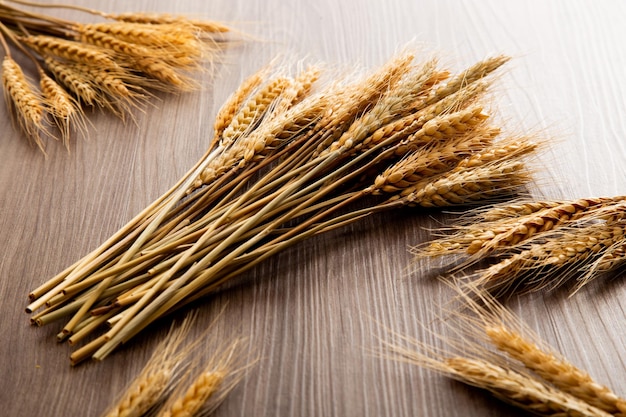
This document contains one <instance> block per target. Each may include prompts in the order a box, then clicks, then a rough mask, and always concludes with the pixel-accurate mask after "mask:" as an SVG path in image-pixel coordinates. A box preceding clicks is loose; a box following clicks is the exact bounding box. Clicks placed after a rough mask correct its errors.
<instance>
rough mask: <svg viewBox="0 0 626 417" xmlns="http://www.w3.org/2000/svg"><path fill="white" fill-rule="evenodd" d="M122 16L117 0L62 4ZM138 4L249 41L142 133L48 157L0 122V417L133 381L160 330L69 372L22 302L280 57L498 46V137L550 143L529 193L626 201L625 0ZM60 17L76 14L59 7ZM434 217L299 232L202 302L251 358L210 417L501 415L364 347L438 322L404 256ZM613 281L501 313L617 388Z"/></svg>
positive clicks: (618, 338)
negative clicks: (409, 46) (502, 61)
mask: <svg viewBox="0 0 626 417" xmlns="http://www.w3.org/2000/svg"><path fill="white" fill-rule="evenodd" d="M72 3H73V4H80V5H85V6H91V7H107V11H111V12H123V11H128V7H129V6H128V2H123V1H111V2H106V5H105V4H101V3H98V2H96V1H93V0H91V1H88V0H83V1H78V0H73V1H72ZM133 7H134V8H135V10H146V11H148V10H150V11H163V12H173V13H188V14H194V15H195V14H201V15H203V16H205V17H209V18H211V19H215V20H220V21H227V22H232V23H233V24H234V25H235V26H237V27H239V28H241V29H242V30H243V31H245V32H247V33H250V34H251V35H252V37H253V38H254V39H253V40H250V41H247V42H245V43H243V44H241V45H240V46H237V47H235V48H232V49H231V50H230V51H228V53H227V55H226V56H225V62H224V63H223V64H221V65H219V67H218V68H217V72H216V74H215V77H214V78H213V81H212V77H211V75H210V74H207V75H206V76H205V77H204V78H205V79H204V80H203V84H204V85H205V88H204V91H202V92H200V93H194V94H185V95H179V96H160V98H161V101H159V102H158V105H157V106H156V108H152V109H149V111H148V112H147V113H146V114H145V115H144V114H139V115H138V118H137V125H133V124H128V125H123V124H122V123H121V122H120V121H119V120H116V119H114V118H113V117H111V116H108V115H103V114H93V115H91V116H92V117H91V120H92V122H93V124H94V129H92V131H91V137H90V138H89V140H81V141H78V142H76V143H74V144H73V146H72V152H71V153H70V154H68V153H67V152H66V151H65V150H64V149H63V147H62V146H60V144H54V143H53V144H51V146H49V158H48V159H44V158H43V157H42V155H41V154H40V153H39V152H38V151H37V150H36V149H34V148H32V147H29V146H28V145H27V144H26V142H25V141H24V140H23V138H21V137H20V136H19V135H18V134H17V133H16V132H14V131H13V130H12V129H11V124H10V120H9V117H8V116H7V114H6V111H5V109H4V107H2V110H0V125H1V126H2V130H1V131H2V135H1V137H0V157H1V158H2V161H1V162H0V210H1V215H0V242H1V243H0V245H2V246H1V251H0V317H1V319H0V335H2V336H1V337H2V341H3V343H2V344H0V370H1V372H2V378H0V406H1V410H2V411H0V414H2V415H6V416H21V417H30V416H33V417H34V416H61V415H63V416H79V415H80V416H98V415H99V414H100V413H101V412H102V411H103V410H104V409H105V407H106V406H107V404H108V403H109V402H110V401H111V400H112V399H113V398H114V397H115V396H116V395H117V394H118V392H119V391H120V390H121V389H122V388H123V387H124V386H125V385H126V384H127V383H128V382H129V381H130V380H131V379H132V378H133V377H134V375H135V374H136V373H137V372H138V370H139V369H140V368H141V367H142V366H143V364H144V363H145V361H146V359H147V358H148V356H149V355H150V353H151V351H152V348H153V347H154V346H155V344H156V343H157V342H158V340H159V339H160V338H161V337H162V336H163V335H164V334H165V332H166V330H167V328H168V326H169V323H170V322H171V320H164V321H162V322H160V323H158V324H157V325H156V326H153V327H151V328H149V329H148V330H147V331H146V332H145V334H144V335H142V336H140V337H138V338H137V339H136V340H135V341H133V342H132V343H131V344H130V345H128V346H127V347H125V348H124V349H122V350H120V351H119V352H117V353H115V354H114V355H112V357H110V358H109V359H107V360H106V361H105V362H104V363H87V364H85V365H83V366H79V367H77V368H70V366H69V362H68V355H69V350H70V349H69V347H68V346H66V345H57V344H56V342H55V339H54V336H55V334H56V333H57V332H58V331H59V329H60V327H61V325H60V324H59V325H57V324H52V325H50V326H47V327H44V328H34V327H30V326H29V324H28V316H27V315H26V314H25V313H24V312H23V309H24V306H25V305H26V294H27V293H28V291H29V290H30V289H32V288H34V287H36V286H37V285H39V284H40V283H42V282H44V281H45V280H46V279H48V278H49V277H51V276H52V275H54V274H55V273H56V272H58V271H60V270H62V269H63V268H64V267H66V266H67V265H69V264H71V263H73V262H74V261H75V260H76V259H78V258H79V257H80V256H82V255H84V254H86V253H88V251H90V250H91V249H93V248H94V247H96V246H97V245H98V244H99V243H100V242H102V241H103V240H104V239H106V238H107V237H108V236H109V235H111V234H112V233H113V232H115V231H116V230H117V229H118V228H119V227H120V226H122V225H123V224H124V223H125V222H126V221H127V220H129V219H130V218H131V217H132V216H133V215H134V214H135V213H137V212H138V211H140V210H141V209H142V208H143V207H145V206H146V205H147V204H149V203H150V202H151V201H153V200H154V199H155V198H156V197H158V195H159V194H160V193H161V192H163V191H165V190H166V189H167V188H169V186H170V185H171V184H173V183H174V182H175V181H176V180H177V179H178V178H179V177H180V176H181V175H182V174H183V173H184V172H185V171H186V170H187V169H188V168H189V167H191V166H192V165H193V164H194V163H195V162H196V160H197V159H198V158H199V157H200V156H201V155H202V153H203V149H204V148H205V147H206V146H207V143H208V141H209V139H210V138H209V137H208V135H209V134H210V131H211V129H210V127H211V125H212V121H213V117H214V115H215V113H216V111H217V109H218V108H219V105H220V104H221V103H222V102H223V101H224V100H225V98H226V97H227V96H228V95H229V94H230V92H231V91H233V90H234V89H235V88H236V86H237V85H238V84H239V83H240V82H241V80H242V79H243V77H245V76H246V75H247V74H250V73H252V72H253V71H254V70H255V69H257V68H258V67H260V66H261V65H264V64H265V63H267V62H268V61H269V60H270V59H272V58H273V57H275V56H276V55H282V56H283V57H284V60H285V61H286V62H296V61H297V60H298V59H301V58H304V57H306V59H308V60H311V61H318V60H319V61H324V62H328V63H331V64H332V65H337V66H342V65H349V64H352V63H358V64H359V65H362V66H364V67H369V66H373V65H377V64H380V63H382V62H383V61H384V60H385V59H386V58H388V57H389V56H390V55H391V54H393V53H394V51H397V50H398V49H400V48H402V46H403V45H405V44H406V43H407V42H413V43H414V44H418V45H423V46H421V48H423V50H424V55H425V56H430V55H432V54H433V53H437V54H438V55H439V56H440V57H441V60H442V61H443V62H445V63H447V64H449V65H450V66H452V68H455V69H461V68H462V67H463V66H466V65H469V64H471V63H473V62H475V61H476V60H478V59H481V58H484V57H485V56H487V55H491V54H494V53H506V54H510V55H513V56H514V57H515V59H514V61H513V62H512V64H511V65H510V66H509V70H508V72H506V73H505V74H504V75H503V76H502V79H501V81H500V82H499V86H498V87H497V89H496V93H495V94H494V109H497V110H498V111H499V113H500V116H501V117H502V119H504V120H506V121H507V124H508V126H510V128H511V130H512V131H516V132H527V131H530V132H535V133H538V134H540V135H545V136H549V137H551V138H553V139H554V140H553V141H552V142H553V143H552V146H551V147H550V149H549V150H548V151H546V152H545V153H544V154H542V155H540V157H539V158H538V161H537V172H538V175H537V177H538V185H537V189H536V190H534V193H535V194H536V195H537V196H542V195H543V196H550V197H562V198H577V197H584V196H602V195H615V194H624V193H625V192H626V190H625V189H626V181H625V179H624V178H625V173H626V169H625V166H626V145H625V143H626V140H625V138H626V122H625V120H626V117H625V116H624V115H626V100H625V97H626V81H625V80H626V73H625V72H626V48H624V47H623V41H624V39H626V26H624V25H623V22H624V21H626V4H625V3H623V2H619V1H596V2H587V1H583V0H577V1H566V0H551V1H537V0H535V1H526V2H499V1H496V0H490V1H477V2H470V1H461V0H443V1H435V0H428V1H420V2H417V1H410V0H390V1H385V2H382V1H375V0H369V1H368V0H362V1H359V0H350V1H342V2H339V1H330V0H318V1H313V2H312V1H296V0H291V1H284V0H248V1H233V0H229V1H226V0H213V1H210V2H205V1H200V0H193V1H187V2H170V1H165V0H141V1H136V2H133ZM56 13H57V14H58V15H59V16H62V17H67V18H73V19H85V18H84V16H82V15H80V14H79V13H77V12H72V11H57V12H56ZM445 220H446V217H444V216H442V215H441V214H439V213H436V212H424V211H418V210H404V211H402V212H400V213H399V214H397V215H392V216H390V215H382V216H377V217H373V218H371V219H368V220H366V221H363V222H362V223H359V224H356V225H354V226H351V227H348V228H345V229H342V230H339V231H336V232H333V233H330V234H328V235H326V236H320V237H319V238H315V239H312V240H310V241H308V242H305V243H303V244H301V245H298V246H296V247H294V248H292V249H290V250H289V251H287V252H285V253H283V254H280V255H278V256H276V257H275V258H273V259H271V260H268V261H267V262H266V263H264V264H263V265H261V266H260V267H258V268H256V269H254V270H253V271H251V272H250V273H248V274H246V276H244V277H242V279H241V284H240V285H238V286H235V287H233V288H231V289H228V290H226V291H223V292H222V293H219V294H217V295H215V296H213V297H212V298H210V299H208V300H206V301H205V302H204V303H202V305H197V306H196V308H197V309H198V311H199V314H200V317H199V320H198V323H197V326H196V327H195V328H194V332H200V331H201V330H202V327H203V326H206V325H208V323H210V322H211V320H212V319H213V318H214V317H215V316H216V315H217V313H218V312H219V311H220V310H221V309H222V308H225V313H224V316H223V319H222V321H221V322H220V323H219V324H218V327H217V329H216V332H217V333H218V334H219V335H220V336H223V337H230V336H232V335H233V334H234V333H237V332H241V333H243V334H245V335H247V336H249V337H250V340H251V343H252V346H253V348H254V351H255V352H256V353H258V355H259V357H260V358H261V359H260V361H259V364H258V365H257V366H256V367H255V368H254V369H253V370H252V371H251V372H250V373H249V374H248V375H247V377H246V378H245V380H244V381H243V382H242V384H241V385H239V386H238V387H237V388H236V389H235V391H234V392H233V393H232V394H231V395H230V396H229V397H228V399H227V400H226V402H225V403H224V404H223V405H222V406H221V407H220V408H219V409H218V411H217V413H216V415H219V416H244V415H246V416H247V415H254V416H277V415H280V416H289V415H300V416H306V415H311V416H313V415H316V416H320V415H321V416H332V415H336V416H413V415H421V416H499V415H515V412H514V411H513V410H512V409H510V408H508V407H506V406H503V405H501V404H500V403H498V402H497V401H495V400H492V399H491V398H489V397H486V396H483V395H482V394H480V393H479V392H478V391H475V390H473V389H469V388H466V387H464V386H462V385H460V384H457V383H454V382H451V381H449V380H447V379H445V378H442V377H440V376H438V375H435V374H433V373H430V372H428V371H424V370H421V369H418V368H415V367H412V366H409V365H406V364H400V363H397V362H393V361H389V360H388V359H386V358H384V357H382V356H381V355H380V354H377V353H376V350H377V349H378V347H379V346H380V343H381V340H382V341H393V340H394V336H393V335H392V333H390V332H389V331H386V330H385V328H388V329H391V330H393V331H397V332H399V333H402V334H406V335H410V336H412V337H415V338H416V339H418V340H421V341H424V342H426V343H430V344H435V345H439V341H437V340H436V339H435V338H434V337H433V335H432V332H441V331H445V329H444V326H443V325H442V324H441V323H440V322H438V321H437V320H436V319H435V318H436V315H437V313H438V307H439V306H440V305H441V304H443V303H445V301H446V300H447V299H448V298H449V297H450V292H449V291H448V290H447V289H446V288H444V287H442V286H441V285H440V284H439V283H438V282H437V281H436V280H435V279H433V278H434V275H435V272H436V271H437V270H438V268H440V267H441V264H439V263H438V262H430V261H423V262H420V263H415V262H413V261H412V259H411V256H410V254H409V253H408V251H407V248H409V247H410V246H412V245H416V244H418V243H420V242H422V241H424V240H425V239H427V238H428V236H429V233H428V231H427V229H428V228H429V227H436V226H437V225H438V224H439V223H437V222H439V221H445ZM624 299H626V286H625V285H624V284H623V282H622V281H621V280H620V279H616V280H612V281H607V280H604V281H599V282H596V283H594V284H592V285H590V286H589V287H588V288H586V289H584V290H583V291H581V292H580V293H578V294H577V295H576V296H574V297H572V298H568V297H567V294H563V293H558V294H549V295H536V296H526V297H523V298H520V299H519V300H513V301H512V303H511V305H512V307H513V308H514V310H515V311H516V312H517V313H518V314H520V315H521V316H522V317H523V319H524V320H525V321H526V322H527V323H528V324H529V325H530V326H531V327H533V328H534V329H536V330H537V332H538V333H539V334H540V335H542V336H543V337H544V338H545V339H546V340H547V341H548V342H549V343H551V344H552V345H554V346H555V347H556V348H557V349H558V350H560V351H561V352H562V353H563V354H565V355H566V356H567V357H568V358H570V359H571V360H572V361H573V362H574V363H576V364H578V365H580V366H581V367H583V368H584V369H587V370H589V371H590V372H591V373H592V374H593V375H594V376H595V377H597V379H598V380H599V381H601V382H603V383H606V384H608V385H609V386H611V387H613V388H614V389H615V391H617V392H618V393H621V394H622V395H624V394H626V378H624V375H625V370H626V363H625V362H624V361H625V359H624V357H625V356H624V344H625V342H626V320H624V317H625V314H624V307H623V306H622V300H624Z"/></svg>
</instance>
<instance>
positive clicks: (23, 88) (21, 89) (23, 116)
mask: <svg viewBox="0 0 626 417" xmlns="http://www.w3.org/2000/svg"><path fill="white" fill-rule="evenodd" d="M2 85H3V87H4V99H5V102H6V104H7V107H8V108H9V110H10V111H11V113H12V115H13V117H14V118H15V119H16V120H17V123H18V124H19V126H20V128H21V129H22V131H23V132H24V133H25V134H26V135H27V136H28V138H29V139H30V140H32V141H33V142H34V143H35V144H36V145H37V146H38V147H39V149H41V151H42V152H43V153H44V154H45V153H46V152H45V149H44V145H43V141H42V139H41V136H40V133H41V132H45V127H44V124H43V123H44V107H43V104H42V99H41V98H40V97H39V96H38V95H37V94H36V93H35V92H34V91H35V90H34V89H33V87H32V86H31V85H30V83H29V82H28V81H27V79H26V77H25V76H24V73H23V72H22V69H21V68H20V66H19V65H18V64H17V62H15V61H14V60H13V59H12V58H11V57H9V56H8V55H5V57H4V59H3V60H2Z"/></svg>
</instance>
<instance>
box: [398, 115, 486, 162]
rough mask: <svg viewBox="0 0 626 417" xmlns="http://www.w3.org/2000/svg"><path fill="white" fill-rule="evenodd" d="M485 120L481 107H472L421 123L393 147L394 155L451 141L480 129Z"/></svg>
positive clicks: (401, 154)
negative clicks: (414, 130)
mask: <svg viewBox="0 0 626 417" xmlns="http://www.w3.org/2000/svg"><path fill="white" fill-rule="evenodd" d="M487 118H488V116H487V115H486V114H484V113H483V110H482V107H480V106H473V107H468V108H467V109H463V110H460V111H458V112H454V113H450V114H444V115H441V116H437V117H434V118H432V119H429V120H427V121H426V122H423V121H422V126H421V127H420V129H419V130H417V131H416V132H415V133H413V134H411V135H409V136H408V137H407V138H406V139H404V140H402V141H401V142H400V143H399V144H398V145H396V146H395V154H396V155H397V156H403V155H406V154H407V153H409V152H413V151H415V150H417V149H420V148H422V147H424V146H429V145H431V144H433V143H435V142H439V141H451V140H453V139H454V138H457V137H458V136H461V135H466V134H468V133H469V132H471V131H472V130H474V129H477V128H479V127H481V126H482V125H483V123H484V122H485V120H487Z"/></svg>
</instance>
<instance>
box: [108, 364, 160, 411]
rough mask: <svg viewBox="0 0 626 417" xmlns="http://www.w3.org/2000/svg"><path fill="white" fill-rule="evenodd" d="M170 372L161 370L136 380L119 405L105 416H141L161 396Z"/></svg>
mask: <svg viewBox="0 0 626 417" xmlns="http://www.w3.org/2000/svg"><path fill="white" fill-rule="evenodd" d="M170 376H171V375H170V374H169V373H167V372H165V371H163V370H160V371H157V372H154V373H149V374H147V375H145V376H143V377H142V378H141V379H139V380H137V381H135V383H134V384H133V386H132V388H131V389H130V390H128V391H127V392H126V394H125V396H124V397H123V398H122V400H120V402H119V403H118V404H117V406H116V407H115V408H114V409H113V410H110V411H109V412H108V413H106V414H105V415H104V416H103V417H141V416H143V415H144V414H145V413H146V412H147V411H148V410H150V408H152V407H153V406H154V405H155V404H156V403H157V402H158V401H159V399H160V398H161V395H162V394H163V391H164V390H165V388H166V386H167V383H168V382H169V379H170Z"/></svg>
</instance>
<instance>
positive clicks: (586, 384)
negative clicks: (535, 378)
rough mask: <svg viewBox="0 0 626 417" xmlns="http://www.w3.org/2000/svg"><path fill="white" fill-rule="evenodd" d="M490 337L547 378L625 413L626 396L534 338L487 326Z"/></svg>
mask: <svg viewBox="0 0 626 417" xmlns="http://www.w3.org/2000/svg"><path fill="white" fill-rule="evenodd" d="M485 333H486V335H487V336H488V337H489V339H490V341H491V342H492V343H493V344H494V346H496V347H497V348H498V349H499V350H501V351H503V352H506V353H507V354H509V355H510V356H511V358H513V359H516V360H518V361H520V362H521V363H523V364H524V366H526V367H527V368H528V369H529V370H531V371H533V372H535V373H536V374H537V375H539V376H540V377H541V378H543V379H544V380H545V381H547V382H550V383H551V384H553V385H554V386H556V387H557V388H559V389H560V390H562V391H564V392H567V393H569V394H571V395H573V396H575V397H577V398H580V399H581V400H583V401H585V402H587V403H588V404H590V405H592V406H594V407H596V408H599V409H601V410H604V411H606V412H607V413H609V414H611V415H616V416H624V415H626V400H624V399H622V398H619V397H618V396H617V395H615V394H614V393H613V391H611V390H610V389H609V388H608V387H606V386H603V385H600V384H598V383H597V382H595V381H594V380H593V378H591V376H590V375H589V374H588V373H587V372H584V371H582V370H580V369H578V368H577V367H575V366H574V365H572V364H571V363H569V362H568V361H566V360H565V359H563V358H561V357H559V356H557V355H555V354H553V353H550V352H545V351H544V350H542V349H540V348H539V346H537V345H536V344H535V343H533V342H532V341H529V340H526V339H525V338H524V337H522V336H521V335H520V334H518V333H516V332H514V331H512V330H510V329H508V328H506V327H504V326H489V327H487V328H486V329H485Z"/></svg>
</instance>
